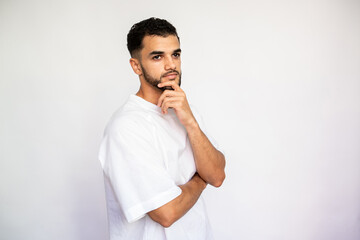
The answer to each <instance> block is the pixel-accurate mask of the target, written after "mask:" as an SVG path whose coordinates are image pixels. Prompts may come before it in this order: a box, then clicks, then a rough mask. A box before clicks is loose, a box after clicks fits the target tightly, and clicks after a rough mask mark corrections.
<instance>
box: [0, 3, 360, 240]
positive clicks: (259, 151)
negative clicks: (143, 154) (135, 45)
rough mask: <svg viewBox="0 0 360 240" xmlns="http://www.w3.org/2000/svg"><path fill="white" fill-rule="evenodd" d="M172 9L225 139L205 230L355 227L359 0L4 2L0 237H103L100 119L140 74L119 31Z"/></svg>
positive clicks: (264, 233)
mask: <svg viewBox="0 0 360 240" xmlns="http://www.w3.org/2000/svg"><path fill="white" fill-rule="evenodd" d="M150 16H158V17H162V18H166V19H168V20H169V21H170V22H172V23H173V24H174V25H175V26H176V27H177V28H178V31H179V34H180V37H181V44H182V49H183V57H182V59H183V88H184V90H185V91H186V92H187V95H188V98H189V101H190V102H191V103H192V104H193V105H195V106H197V108H198V109H200V111H201V112H202V115H203V117H204V119H205V121H206V123H207V126H208V129H209V130H210V132H212V133H213V134H212V135H213V136H215V138H216V139H217V140H218V142H219V143H220V144H221V145H222V147H223V149H224V150H225V153H226V157H227V169H226V170H227V171H226V172H227V179H226V182H225V183H224V185H223V186H222V187H221V188H220V189H214V188H211V187H208V188H207V190H206V191H205V192H204V196H205V198H206V202H207V206H208V210H209V215H210V220H211V222H212V225H213V228H214V232H215V235H216V239H218V240H227V239H244V240H283V239H284V240H332V239H334V240H339V239H341V240H358V239H360V2H359V1H355V0H353V1H352V0H333V1H318V0H314V1H311V0H307V1H280V0H278V1H266V0H257V1H249V0H247V1H245V0H243V1H230V0H227V1H177V2H172V1H161V0H157V1H143V2H139V1H115V0H113V1H110V0H106V1H100V0H91V1H85V0H83V1H81V0H65V1H46V0H30V1H9V0H8V1H6V0H2V1H0V190H1V191H0V239H4V240H5V239H6V240H8V239H12V240H19V239H37V240H41V239H46V240H48V239H51V240H57V239H59V240H60V239H66V240H79V239H80V240H85V239H86V240H92V239H94V240H97V239H105V238H106V212H105V209H106V208H105V200H104V189H103V180H102V172H101V169H100V165H99V163H98V160H97V151H98V147H99V144H100V141H101V136H102V132H103V128H104V126H105V124H106V122H107V120H108V118H109V117H110V115H111V114H112V112H113V111H114V110H115V109H116V108H117V107H119V106H120V105H121V104H122V103H123V101H124V100H125V99H126V98H127V96H128V95H129V94H130V93H134V92H135V91H136V90H137V87H138V80H137V78H136V76H135V75H134V74H133V73H132V71H131V69H130V66H129V64H128V59H129V55H128V53H127V50H126V34H127V32H128V30H129V28H130V27H131V25H132V24H133V23H135V22H137V21H140V20H142V19H145V18H147V17H150Z"/></svg>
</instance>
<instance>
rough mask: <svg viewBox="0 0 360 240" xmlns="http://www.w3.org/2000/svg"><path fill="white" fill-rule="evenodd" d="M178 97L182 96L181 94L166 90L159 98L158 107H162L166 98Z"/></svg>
mask: <svg viewBox="0 0 360 240" xmlns="http://www.w3.org/2000/svg"><path fill="white" fill-rule="evenodd" d="M178 96H181V93H180V92H175V91H173V90H165V91H164V92H163V93H162V94H161V96H160V97H159V99H158V103H157V106H158V107H160V106H161V105H162V102H163V101H164V99H165V98H166V97H178Z"/></svg>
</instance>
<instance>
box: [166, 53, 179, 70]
mask: <svg viewBox="0 0 360 240" xmlns="http://www.w3.org/2000/svg"><path fill="white" fill-rule="evenodd" d="M175 68H176V65H175V62H174V59H173V58H172V57H171V56H169V57H167V58H166V60H165V70H174V69H175Z"/></svg>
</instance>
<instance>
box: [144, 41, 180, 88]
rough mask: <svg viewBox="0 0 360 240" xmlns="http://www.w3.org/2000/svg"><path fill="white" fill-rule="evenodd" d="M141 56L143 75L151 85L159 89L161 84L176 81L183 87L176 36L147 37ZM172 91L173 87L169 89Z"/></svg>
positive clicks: (178, 45)
mask: <svg viewBox="0 0 360 240" xmlns="http://www.w3.org/2000/svg"><path fill="white" fill-rule="evenodd" d="M143 46H144V47H143V49H142V50H141V52H140V54H141V56H140V59H141V60H140V66H141V70H142V75H140V77H143V78H144V80H146V82H148V83H149V84H150V85H152V86H154V87H156V88H158V89H161V90H165V89H167V88H159V87H158V86H157V85H158V84H159V83H161V82H166V81H176V83H177V84H178V85H179V86H180V85H181V59H180V54H181V50H180V44H179V40H178V39H177V37H176V36H174V35H169V36H167V37H161V36H146V37H144V39H143ZM169 88H170V89H172V88H171V87H169Z"/></svg>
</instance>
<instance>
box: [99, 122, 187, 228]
mask: <svg viewBox="0 0 360 240" xmlns="http://www.w3.org/2000/svg"><path fill="white" fill-rule="evenodd" d="M99 160H100V162H101V165H102V168H103V170H104V173H105V174H106V175H107V177H108V179H109V180H110V183H111V185H112V189H113V191H114V193H115V196H116V198H117V200H118V202H119V205H120V208H121V209H122V211H123V213H124V215H125V217H126V219H127V221H128V222H130V223H131V222H134V221H136V220H138V219H140V218H142V217H143V216H144V215H145V214H146V213H147V212H149V211H152V210H154V209H156V208H159V207H161V206H162V205H164V204H166V203H168V202H169V201H171V200H173V199H174V198H176V197H177V196H179V195H180V194H181V189H180V188H179V187H178V186H177V185H176V184H175V182H174V180H173V179H172V178H171V177H170V175H169V174H168V173H167V171H166V168H165V164H164V162H163V160H162V158H161V154H160V152H159V150H158V149H157V147H156V144H155V141H154V135H153V134H152V129H151V126H144V125H143V124H137V123H136V121H128V120H127V121H119V122H118V123H116V124H112V125H110V126H109V127H108V128H107V129H106V130H105V133H104V137H103V140H102V143H101V147H100V152H99Z"/></svg>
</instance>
